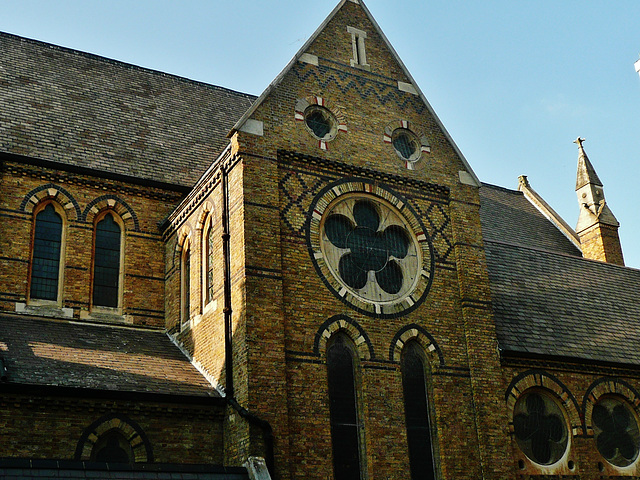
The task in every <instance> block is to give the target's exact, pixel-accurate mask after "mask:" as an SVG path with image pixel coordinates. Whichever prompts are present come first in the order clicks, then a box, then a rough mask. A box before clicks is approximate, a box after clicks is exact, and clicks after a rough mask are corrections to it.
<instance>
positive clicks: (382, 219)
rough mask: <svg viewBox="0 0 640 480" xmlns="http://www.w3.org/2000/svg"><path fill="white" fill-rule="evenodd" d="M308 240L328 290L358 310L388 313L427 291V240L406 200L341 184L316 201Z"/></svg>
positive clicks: (415, 301) (429, 272)
mask: <svg viewBox="0 0 640 480" xmlns="http://www.w3.org/2000/svg"><path fill="white" fill-rule="evenodd" d="M309 243H310V248H311V252H312V258H313V260H314V264H315V266H316V269H317V270H318V272H319V273H320V276H321V277H322V279H323V280H324V281H325V284H326V285H327V286H328V287H329V288H330V290H331V291H332V292H333V293H334V294H335V295H336V296H338V297H339V298H340V299H341V300H343V301H345V302H346V303H348V304H349V305H351V306H352V307H354V308H356V309H357V310H359V311H361V312H364V313H367V314H372V315H378V316H383V317H392V316H396V315H399V314H401V313H406V311H407V310H409V309H413V308H415V307H416V306H417V304H418V303H420V302H421V301H422V300H423V299H424V297H425V296H426V293H427V291H428V289H429V286H430V283H431V275H432V273H433V268H432V265H433V261H432V252H431V244H430V242H429V240H428V237H427V235H426V233H425V230H424V227H423V226H422V224H421V222H420V221H419V220H418V218H417V217H416V215H415V214H414V213H413V211H412V210H411V209H410V208H409V207H408V206H407V204H406V203H405V202H404V201H402V200H400V199H399V198H397V197H396V196H394V195H392V194H391V193H390V192H388V191H387V190H383V189H382V188H380V187H377V186H373V185H372V184H368V183H362V182H343V183H341V184H340V185H338V186H335V187H333V188H331V189H326V190H325V192H324V193H321V194H320V196H319V197H318V198H317V199H316V201H315V202H314V206H313V210H312V216H311V221H310V225H309Z"/></svg>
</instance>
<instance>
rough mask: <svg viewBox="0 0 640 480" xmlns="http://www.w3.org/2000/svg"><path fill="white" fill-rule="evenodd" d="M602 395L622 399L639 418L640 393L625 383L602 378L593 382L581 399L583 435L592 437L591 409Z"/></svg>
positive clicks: (611, 378)
mask: <svg viewBox="0 0 640 480" xmlns="http://www.w3.org/2000/svg"><path fill="white" fill-rule="evenodd" d="M603 395H615V396H618V397H622V398H624V399H625V400H626V401H627V402H628V403H629V405H630V406H631V407H632V408H633V409H634V410H635V412H636V415H638V416H640V393H639V392H638V390H636V389H635V388H634V387H633V386H632V385H631V384H629V383H627V382H626V381H624V380H622V379H619V378H614V377H603V378H599V379H598V380H595V381H594V382H593V383H592V384H591V385H590V386H589V388H588V389H587V391H586V393H585V394H584V398H583V399H582V415H583V418H584V424H585V429H586V432H585V435H587V436H593V421H592V416H593V407H594V406H595V404H596V403H598V400H599V399H600V397H602V396H603Z"/></svg>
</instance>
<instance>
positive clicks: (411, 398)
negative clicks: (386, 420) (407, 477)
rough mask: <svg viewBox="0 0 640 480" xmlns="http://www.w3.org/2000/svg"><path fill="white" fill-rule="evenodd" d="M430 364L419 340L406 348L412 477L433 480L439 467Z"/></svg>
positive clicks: (404, 374) (404, 375)
mask: <svg viewBox="0 0 640 480" xmlns="http://www.w3.org/2000/svg"><path fill="white" fill-rule="evenodd" d="M427 368H428V363H427V361H426V357H425V354H424V351H423V350H422V347H421V346H420V344H419V343H418V341H417V340H411V341H409V342H408V343H406V344H405V346H404V348H403V349H402V356H401V359H400V369H401V371H402V391H403V396H404V414H405V422H406V427H407V443H408V446H409V464H410V466H411V478H412V479H433V478H435V469H434V461H433V448H432V436H431V422H430V419H429V417H430V414H429V413H430V412H429V397H428V389H427V374H426V372H427V370H426V369H427Z"/></svg>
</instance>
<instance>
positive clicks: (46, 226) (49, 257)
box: [30, 204, 62, 300]
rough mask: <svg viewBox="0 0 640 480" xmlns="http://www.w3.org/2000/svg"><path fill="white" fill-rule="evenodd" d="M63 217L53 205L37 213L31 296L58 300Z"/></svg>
mask: <svg viewBox="0 0 640 480" xmlns="http://www.w3.org/2000/svg"><path fill="white" fill-rule="evenodd" d="M61 245H62V217H61V216H60V215H58V214H57V213H56V211H55V209H54V208H53V205H51V204H49V205H47V206H46V207H45V208H44V209H43V210H42V211H41V212H40V213H38V215H36V225H35V232H34V238H33V263H32V264H31V292H30V295H31V298H37V299H42V300H57V298H58V278H59V275H60V247H61Z"/></svg>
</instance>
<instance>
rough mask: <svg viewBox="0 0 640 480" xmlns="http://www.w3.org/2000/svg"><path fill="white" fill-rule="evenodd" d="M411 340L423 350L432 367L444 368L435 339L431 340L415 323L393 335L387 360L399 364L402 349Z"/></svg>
mask: <svg viewBox="0 0 640 480" xmlns="http://www.w3.org/2000/svg"><path fill="white" fill-rule="evenodd" d="M412 340H415V341H417V342H418V343H419V344H420V346H421V347H422V348H423V349H424V351H425V353H426V354H427V358H428V359H429V361H430V363H431V366H432V367H435V366H438V367H444V366H445V363H444V355H443V354H442V350H441V349H440V347H439V346H438V343H437V342H436V340H435V338H433V336H432V335H431V334H430V333H429V332H427V331H426V330H425V329H424V328H422V327H421V326H420V325H417V324H415V323H412V324H411V325H406V326H405V327H402V328H401V329H400V330H399V331H398V333H396V334H395V336H394V337H393V340H392V341H391V345H390V346H389V360H390V361H392V362H396V363H400V357H401V356H402V349H403V348H404V346H405V344H406V343H407V342H409V341H412Z"/></svg>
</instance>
